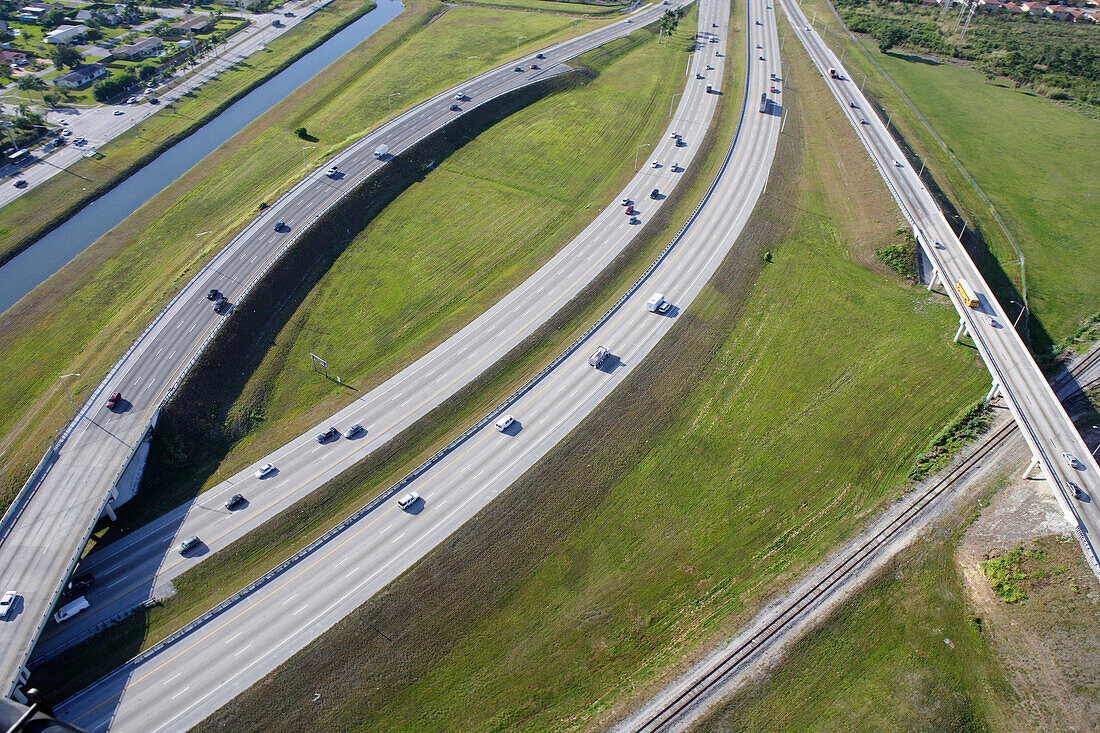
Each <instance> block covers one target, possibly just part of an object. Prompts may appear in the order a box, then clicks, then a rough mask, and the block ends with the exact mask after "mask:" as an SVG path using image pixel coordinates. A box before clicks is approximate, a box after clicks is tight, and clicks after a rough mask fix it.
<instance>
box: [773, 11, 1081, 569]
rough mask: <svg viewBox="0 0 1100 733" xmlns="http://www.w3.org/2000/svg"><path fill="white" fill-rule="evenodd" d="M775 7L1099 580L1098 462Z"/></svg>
mask: <svg viewBox="0 0 1100 733" xmlns="http://www.w3.org/2000/svg"><path fill="white" fill-rule="evenodd" d="M780 2H781V3H782V5H783V9H784V11H785V12H786V13H787V14H788V17H790V18H791V19H792V25H793V26H794V28H795V32H796V34H797V35H798V38H799V40H800V41H801V42H802V45H803V46H805V47H806V50H807V51H808V52H809V54H810V57H811V58H812V59H813V61H814V63H815V65H816V66H817V67H818V70H819V71H820V72H821V73H822V75H823V76H824V77H825V79H826V82H827V83H828V85H829V87H830V88H831V89H832V91H833V94H834V96H835V97H836V99H837V102H838V103H839V104H840V105H841V107H842V108H843V109H844V111H845V113H846V114H847V116H848V120H849V122H850V123H851V124H852V126H853V128H854V129H855V130H856V133H857V134H858V135H859V137H860V138H861V139H862V140H863V143H864V146H865V147H866V148H867V150H868V152H869V153H870V155H871V158H872V160H873V161H874V163H875V165H876V166H877V167H878V169H879V171H880V172H881V173H882V176H883V178H884V179H885V180H886V183H887V186H888V188H889V189H890V191H891V193H892V194H893V196H894V199H895V200H896V201H897V202H898V205H899V206H900V207H901V209H902V212H903V214H905V217H906V218H907V219H908V220H909V221H910V223H912V224H913V225H914V227H915V228H916V230H917V234H918V241H919V242H920V243H921V245H922V247H923V249H924V251H925V253H926V254H927V255H928V258H929V259H930V260H931V262H932V263H933V266H934V267H935V269H936V270H937V271H938V273H939V278H940V282H942V283H943V286H944V289H945V290H946V292H947V294H948V295H949V296H950V298H951V302H952V303H953V304H954V305H955V308H956V310H958V311H959V313H960V315H961V318H962V322H963V323H965V325H966V330H967V332H968V333H969V334H970V336H971V338H972V339H973V342H974V345H975V346H976V347H977V349H978V352H979V353H980V354H981V356H982V359H983V360H984V361H985V364H986V366H987V367H988V368H989V371H990V374H991V375H992V377H993V385H994V386H995V387H996V388H997V391H998V393H999V394H1000V395H1001V396H1002V397H1003V398H1004V400H1005V403H1006V404H1007V405H1008V407H1009V409H1010V410H1011V411H1012V415H1013V417H1015V419H1016V423H1017V424H1018V425H1019V426H1020V432H1021V433H1022V434H1023V436H1024V439H1025V440H1026V441H1027V444H1028V447H1029V448H1030V449H1031V452H1032V455H1033V456H1034V457H1036V458H1037V459H1038V460H1039V462H1040V465H1041V467H1042V469H1043V472H1044V473H1045V474H1046V477H1047V478H1048V482H1049V485H1050V487H1051V489H1052V490H1053V491H1054V494H1055V499H1056V500H1057V501H1058V503H1059V505H1060V506H1061V507H1062V512H1063V514H1065V515H1066V519H1067V520H1068V521H1069V522H1070V524H1071V525H1072V526H1074V527H1075V528H1077V529H1078V532H1077V539H1078V541H1079V542H1080V543H1081V547H1082V550H1083V551H1084V554H1085V558H1086V560H1087V561H1088V563H1089V565H1090V566H1091V567H1092V570H1093V573H1095V574H1097V576H1098V577H1100V556H1098V554H1097V543H1096V538H1097V537H1098V536H1100V534H1098V533H1100V504H1098V502H1097V501H1096V499H1100V468H1098V467H1097V464H1096V460H1095V458H1093V456H1092V455H1091V454H1090V453H1089V450H1088V448H1086V447H1085V442H1084V440H1083V439H1082V438H1081V434H1080V433H1079V432H1078V431H1077V428H1075V427H1074V425H1073V422H1072V421H1071V420H1070V419H1069V416H1068V415H1067V414H1066V411H1065V409H1064V408H1063V407H1062V404H1061V402H1059V401H1058V398H1057V397H1056V396H1055V394H1054V391H1053V390H1052V389H1051V388H1050V385H1049V384H1048V382H1047V380H1046V378H1045V377H1044V376H1043V373H1042V372H1040V371H1039V368H1038V367H1037V366H1036V364H1035V361H1034V360H1033V359H1032V358H1031V354H1030V353H1029V352H1028V350H1027V348H1026V347H1025V346H1024V343H1023V341H1022V340H1021V339H1020V337H1019V335H1018V334H1017V333H1016V329H1015V328H1014V326H1013V321H1012V320H1010V319H1009V317H1008V315H1007V314H1006V313H1005V311H1004V309H1003V308H1002V307H1001V304H1000V303H998V302H997V299H996V298H995V297H994V295H993V293H992V291H991V289H990V287H989V285H988V284H986V282H985V280H984V279H983V278H982V276H981V273H980V272H979V271H978V268H977V267H976V266H975V265H974V262H973V261H972V260H971V259H970V256H969V255H968V254H967V252H966V250H965V249H964V248H963V246H962V244H961V243H960V242H959V240H958V238H957V237H956V236H955V234H954V232H953V231H952V229H951V226H950V225H949V224H948V223H947V220H946V219H945V218H944V216H943V213H942V212H941V211H940V209H939V207H938V206H937V204H936V202H935V200H934V199H933V197H932V195H931V194H930V193H929V191H928V189H927V188H925V187H924V185H923V184H922V183H921V181H920V178H919V177H918V176H917V173H916V171H914V170H913V169H912V168H911V167H910V166H909V164H908V163H907V162H906V159H905V156H904V154H903V153H902V151H901V149H900V148H899V147H898V145H897V143H895V142H894V140H893V138H891V137H890V134H889V132H888V131H887V129H886V127H885V125H884V124H883V123H882V121H881V120H880V119H879V118H878V116H877V115H876V114H875V113H874V109H873V108H872V107H871V105H870V103H869V102H868V101H867V99H866V98H865V97H864V96H863V94H862V93H861V92H860V90H859V87H857V86H856V85H855V84H853V83H852V82H851V80H850V77H849V76H848V73H847V71H846V70H845V69H844V68H843V67H842V66H841V64H840V63H839V60H838V59H837V58H836V56H835V54H833V53H832V51H831V50H829V48H828V47H827V46H826V45H825V43H824V42H823V41H822V40H821V37H820V36H818V35H817V33H816V32H814V31H813V29H812V28H811V27H810V25H809V23H808V21H807V20H806V16H805V15H803V13H802V11H801V9H800V8H799V7H798V5H797V4H796V3H794V2H792V1H791V0H780ZM830 67H831V68H835V69H837V70H838V72H839V75H840V77H841V78H839V79H835V78H831V77H830V74H829V71H828V70H829V68H830ZM960 280H965V281H966V283H967V284H968V285H969V286H970V287H971V289H972V290H973V291H974V292H975V294H976V295H977V298H978V304H977V305H976V306H974V307H968V306H967V305H966V304H965V303H964V302H963V300H962V298H961V296H960V295H959V293H958V291H957V290H956V283H957V282H959V281H960ZM1069 456H1072V458H1073V460H1072V461H1071V459H1070V458H1069ZM1073 485H1076V486H1077V487H1079V488H1080V491H1081V493H1080V498H1075V496H1074V494H1075V492H1074V489H1073Z"/></svg>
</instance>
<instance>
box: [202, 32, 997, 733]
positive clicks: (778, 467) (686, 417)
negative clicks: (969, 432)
mask: <svg viewBox="0 0 1100 733" xmlns="http://www.w3.org/2000/svg"><path fill="white" fill-rule="evenodd" d="M730 56H731V57H739V56H740V54H735V53H732V52H731V54H730ZM787 76H788V81H789V84H790V86H789V87H788V91H786V92H785V94H784V96H785V97H786V99H785V103H786V104H787V105H788V108H787V114H788V118H787V123H786V127H785V132H784V135H783V136H782V138H783V141H782V142H781V145H780V151H779V155H778V157H777V160H776V163H775V166H774V170H773V178H772V180H771V181H770V183H769V187H768V191H769V193H768V195H767V197H766V198H765V199H764V201H763V202H762V204H761V205H760V206H759V207H758V209H757V211H756V212H755V214H754V216H753V219H752V220H751V222H750V224H749V225H748V227H747V229H746V231H745V233H744V234H743V235H742V237H741V239H739V241H738V243H737V244H736V245H735V246H734V250H733V253H732V254H731V256H730V257H729V258H727V260H726V261H725V262H724V263H723V265H722V267H721V269H720V271H719V273H718V274H716V276H715V278H714V279H713V280H712V281H711V283H710V284H708V287H707V288H706V289H705V291H704V292H703V293H702V294H701V295H700V297H699V298H698V299H697V300H696V302H695V303H693V304H692V306H691V307H690V308H688V309H687V311H686V312H685V313H683V314H682V315H681V316H680V322H679V324H678V325H677V327H676V328H675V329H674V330H673V332H672V333H670V334H669V338H666V339H664V340H663V341H662V342H661V344H659V345H658V347H657V349H656V350H655V351H654V352H652V353H651V354H650V355H649V356H648V357H647V359H646V362H645V368H642V369H638V370H635V372H633V373H632V374H631V376H630V377H629V378H628V380H627V381H626V383H624V384H623V385H622V387H621V388H620V389H619V390H617V391H616V392H615V393H613V394H612V395H611V396H610V397H609V398H608V399H607V400H605V402H604V403H603V404H601V406H600V407H599V408H598V410H597V411H596V412H595V413H593V414H592V415H591V416H590V417H589V418H588V419H587V420H586V421H585V422H584V423H583V424H582V425H581V426H580V427H579V428H578V429H577V430H575V431H574V432H573V433H572V434H571V435H570V436H569V437H568V438H567V439H566V440H565V441H563V442H562V443H561V444H560V445H559V446H557V447H556V448H555V449H554V450H553V451H552V452H551V453H550V454H549V455H548V456H547V458H546V459H544V460H543V461H542V462H540V463H539V464H538V465H537V466H535V467H534V468H533V469H532V470H531V471H529V472H528V473H527V474H526V475H525V476H524V477H522V478H521V479H520V481H518V482H517V483H516V484H515V485H513V486H512V487H511V488H510V489H509V490H508V491H507V492H505V493H504V494H502V495H501V496H500V497H499V498H498V499H497V500H495V501H494V502H493V503H492V504H491V505H490V506H489V507H487V508H486V509H485V510H484V511H483V512H482V513H481V514H480V515H479V516H478V517H477V518H475V520H473V521H472V522H470V523H469V524H468V525H467V526H466V527H463V528H462V529H460V530H459V531H458V532H457V533H456V534H455V535H453V536H452V537H450V538H449V539H448V540H447V541H446V542H445V543H443V544H442V545H440V546H439V547H438V548H436V550H434V551H433V552H432V553H431V554H430V555H429V556H428V557H427V558H425V560H424V561H422V562H421V563H419V564H418V565H417V567H415V568H414V569H412V570H411V571H410V572H409V573H406V574H405V575H404V576H402V577H401V578H400V579H398V580H397V581H396V582H395V583H393V584H392V585H391V586H390V587H389V588H387V589H386V590H385V591H384V592H383V593H380V594H378V595H377V596H376V597H375V598H373V599H371V601H369V602H368V603H367V604H365V605H364V606H363V607H361V608H360V609H359V611H358V613H357V614H355V615H354V616H350V617H348V618H347V619H345V620H344V621H342V622H341V623H340V624H338V625H337V626H336V627H334V628H333V629H332V630H330V631H329V632H328V633H327V634H326V635H325V636H323V637H322V638H321V639H319V640H318V641H317V642H315V643H314V644H313V645H311V646H310V647H308V648H307V649H306V650H304V651H303V652H302V653H300V654H299V655H298V656H297V657H296V658H295V659H294V660H293V661H292V662H291V663H289V664H286V665H283V667H281V668H280V669H279V670H277V671H276V672H275V673H273V674H272V675H271V676H270V677H268V678H267V680H266V681H265V683H264V684H263V685H259V686H256V687H254V688H252V689H250V690H249V691H247V692H245V693H244V694H242V695H241V696H239V697H238V698H237V699H235V700H234V701H233V702H232V703H231V704H230V705H229V706H227V707H226V708H223V710H222V711H220V712H219V713H218V714H217V715H216V716H214V717H212V718H210V719H208V720H207V721H205V722H204V724H203V725H201V726H199V729H200V730H214V729H221V728H222V727H241V728H249V727H265V728H271V729H273V730H279V729H285V730H291V729H295V728H296V727H300V726H302V725H306V724H307V722H306V719H305V718H304V717H302V716H303V715H304V713H302V712H301V711H299V710H296V709H294V708H293V706H292V705H291V704H290V702H289V701H291V700H295V699H300V695H301V694H305V693H304V689H305V688H306V687H309V688H310V689H313V688H314V687H316V686H318V685H321V686H324V687H325V688H326V689H328V690H330V694H332V695H333V696H335V697H337V698H339V699H342V700H344V701H345V704H343V705H341V706H339V708H338V709H336V708H333V709H330V710H325V711H321V713H320V717H315V716H316V715H317V712H316V711H311V712H310V716H311V718H310V720H311V721H312V722H311V723H309V724H313V725H319V726H321V727H328V728H334V729H347V730H424V729H434V728H442V727H451V728H458V729H463V730H478V729H486V728H508V729H509V730H555V731H560V730H588V729H593V728H598V727H600V725H601V724H602V723H603V722H604V718H605V717H606V716H608V715H609V714H610V713H611V711H612V710H614V709H615V708H616V706H617V705H619V704H620V703H622V702H624V701H625V700H627V699H629V698H630V697H631V696H632V695H633V694H644V691H645V690H647V689H651V688H652V687H654V686H655V685H656V684H658V683H659V681H660V679H661V678H663V676H664V675H665V673H666V670H667V669H668V668H669V667H670V666H676V665H677V664H679V663H680V662H681V661H682V660H684V659H685V658H689V657H692V656H693V655H694V654H696V653H698V651H699V650H700V649H705V648H708V647H709V645H710V642H711V641H712V640H713V639H716V638H721V637H724V636H725V634H727V633H728V632H729V630H730V629H731V628H736V626H737V625H738V624H739V623H740V621H741V620H743V619H744V618H746V617H748V616H749V615H751V613H752V612H753V611H754V610H755V608H757V607H759V605H760V604H761V603H763V602H764V600H765V598H766V597H767V596H768V595H769V593H770V591H772V590H773V589H775V588H776V587H778V586H779V585H781V584H782V582H783V580H784V579H785V578H788V577H790V576H791V575H792V574H793V573H796V572H798V570H799V569H800V568H803V567H805V566H806V564H807V563H809V562H813V561H815V560H816V559H818V558H820V557H821V556H822V555H823V554H824V553H826V552H827V551H828V550H829V549H830V548H831V547H833V546H834V544H835V542H836V541H837V540H838V539H840V538H842V537H844V536H847V535H848V534H849V533H850V532H852V531H853V530H854V528H855V527H856V526H857V525H858V524H859V522H860V518H861V517H865V516H866V515H867V513H868V512H869V511H872V510H873V509H874V508H875V507H877V506H879V505H880V504H881V502H882V501H883V500H884V498H885V497H887V496H888V495H889V494H890V491H891V487H894V486H896V485H898V484H899V483H903V482H904V481H905V473H906V469H905V467H906V466H907V465H908V464H909V462H910V461H912V460H913V458H915V456H916V455H917V454H918V452H919V450H920V446H922V445H924V443H925V442H926V441H927V440H928V438H929V437H931V436H930V434H929V433H930V430H929V428H928V426H929V425H936V424H942V423H943V422H946V421H947V420H948V419H949V418H950V416H951V414H952V412H953V411H954V410H958V409H959V408H960V407H961V406H962V405H961V404H960V401H961V400H967V399H971V398H972V396H976V393H977V391H978V390H980V389H981V383H982V381H983V377H982V376H981V374H980V373H979V372H977V370H976V369H975V368H974V367H975V364H974V360H973V357H972V355H971V354H970V353H969V352H966V351H964V350H961V349H955V350H952V349H951V348H950V346H948V343H947V342H948V338H947V336H946V335H945V334H946V332H947V331H949V329H950V328H951V323H952V318H953V312H952V311H951V309H950V306H949V305H943V304H942V298H941V297H940V296H934V295H933V296H929V295H928V294H927V293H924V292H922V291H921V290H919V289H916V288H910V287H908V286H903V285H899V284H898V283H897V282H896V281H889V280H885V279H883V278H882V277H881V275H880V274H879V273H878V272H877V271H872V270H871V269H869V268H868V267H866V266H864V264H863V261H864V260H871V259H873V252H874V249H875V248H876V246H877V245H879V244H880V243H881V241H882V240H888V239H889V238H890V237H891V236H892V234H893V232H894V230H895V229H896V227H897V222H896V216H895V215H894V214H893V204H892V202H891V201H890V199H889V197H888V195H887V194H886V192H885V191H884V189H883V188H882V184H881V181H880V179H879V178H878V177H877V176H876V175H875V174H874V171H873V169H870V166H869V165H867V164H866V163H860V162H859V161H861V160H863V159H862V158H859V157H857V151H858V150H859V144H858V142H857V141H856V140H855V139H854V137H853V136H852V135H850V134H849V133H847V131H844V132H842V133H839V134H836V135H832V134H826V133H824V132H822V131H827V130H835V129H836V126H835V125H830V124H829V120H828V119H826V118H825V115H827V113H828V110H829V109H830V106H829V105H827V104H826V101H827V100H828V99H829V97H828V92H827V90H826V89H825V87H824V85H823V84H822V83H820V82H819V80H816V79H815V77H814V76H813V70H812V67H810V66H809V65H808V62H807V60H806V59H805V57H804V56H803V55H801V54H799V55H798V62H797V63H794V64H792V66H791V67H790V69H789V71H788V72H787ZM792 99H793V100H796V101H794V102H792ZM727 134H728V133H727ZM864 167H866V168H867V169H868V170H862V168H864ZM841 168H846V169H849V170H851V169H853V168H855V169H858V170H854V171H853V174H854V175H853V176H852V178H853V180H855V181H857V182H859V183H860V185H859V187H856V186H854V185H853V186H851V187H849V188H848V190H847V191H846V192H845V194H844V195H839V194H836V193H835V192H833V191H832V190H831V188H835V187H830V186H829V185H828V183H829V182H830V181H833V180H835V177H834V173H835V171H836V170H838V169H841ZM845 202H847V203H845ZM834 206H837V207H838V208H833V207H834ZM866 210H870V211H873V212H877V217H876V219H871V221H877V222H878V223H877V226H875V227H869V226H868V223H867V222H868V218H867V217H865V216H864V215H863V214H864V212H865V211H866ZM860 231H862V232H868V233H867V234H866V235H858V236H857V235H853V232H860ZM765 251H767V252H771V253H772V258H771V262H768V263H767V264H764V258H763V257H762V254H763V252H765ZM872 306H873V307H872ZM808 324H812V328H811V326H810V325H808ZM937 334H938V335H939V337H937ZM945 356H946V358H945ZM948 385H949V386H948ZM960 393H964V394H966V395H968V396H966V397H963V396H962V394H960ZM372 629H373V630H372ZM381 634H384V635H385V638H383V637H382V636H381ZM307 679H308V682H306V680H307ZM470 700H478V701H479V704H478V705H477V706H473V705H470V704H469V701H470Z"/></svg>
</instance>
